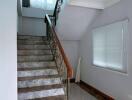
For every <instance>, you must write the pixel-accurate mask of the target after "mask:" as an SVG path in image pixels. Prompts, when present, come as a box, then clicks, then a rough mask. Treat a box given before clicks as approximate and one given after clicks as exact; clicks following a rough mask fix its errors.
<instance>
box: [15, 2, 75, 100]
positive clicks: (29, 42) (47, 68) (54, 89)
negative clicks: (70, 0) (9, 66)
mask: <svg viewBox="0 0 132 100" xmlns="http://www.w3.org/2000/svg"><path fill="white" fill-rule="evenodd" d="M62 2H63V1H62V0H57V2H56V6H55V10H54V14H53V15H52V16H51V15H47V14H46V16H45V23H46V32H47V36H45V37H39V36H18V37H17V44H18V100H69V85H70V78H72V77H73V69H72V67H71V65H70V63H69V61H68V58H67V56H66V54H65V52H64V49H63V47H62V45H61V42H60V40H59V38H58V36H57V33H56V31H55V25H56V21H57V19H58V14H59V12H60V9H61V4H62Z"/></svg>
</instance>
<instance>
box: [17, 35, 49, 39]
mask: <svg viewBox="0 0 132 100" xmlns="http://www.w3.org/2000/svg"><path fill="white" fill-rule="evenodd" d="M17 39H18V40H47V37H45V36H30V35H25V36H24V35H19V36H17Z"/></svg>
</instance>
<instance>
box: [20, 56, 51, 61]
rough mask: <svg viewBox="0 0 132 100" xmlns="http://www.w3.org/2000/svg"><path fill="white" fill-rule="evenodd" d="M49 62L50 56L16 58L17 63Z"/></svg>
mask: <svg viewBox="0 0 132 100" xmlns="http://www.w3.org/2000/svg"><path fill="white" fill-rule="evenodd" d="M49 60H50V61H51V60H53V56H52V55H41V56H18V62H27V61H49Z"/></svg>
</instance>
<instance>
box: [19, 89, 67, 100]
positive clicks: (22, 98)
mask: <svg viewBox="0 0 132 100" xmlns="http://www.w3.org/2000/svg"><path fill="white" fill-rule="evenodd" d="M51 96H52V97H53V96H56V97H53V98H51ZM60 96H64V90H63V88H59V89H51V90H43V91H36V92H28V93H19V95H18V100H30V99H34V100H35V99H36V100H39V98H41V100H64V98H62V97H61V99H59V97H60ZM46 98H47V99H46ZM48 98H49V99H48Z"/></svg>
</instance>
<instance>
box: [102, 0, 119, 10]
mask: <svg viewBox="0 0 132 100" xmlns="http://www.w3.org/2000/svg"><path fill="white" fill-rule="evenodd" d="M120 1H121V0H109V1H107V2H104V8H107V7H110V6H112V5H114V4H116V3H118V2H120Z"/></svg>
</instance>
